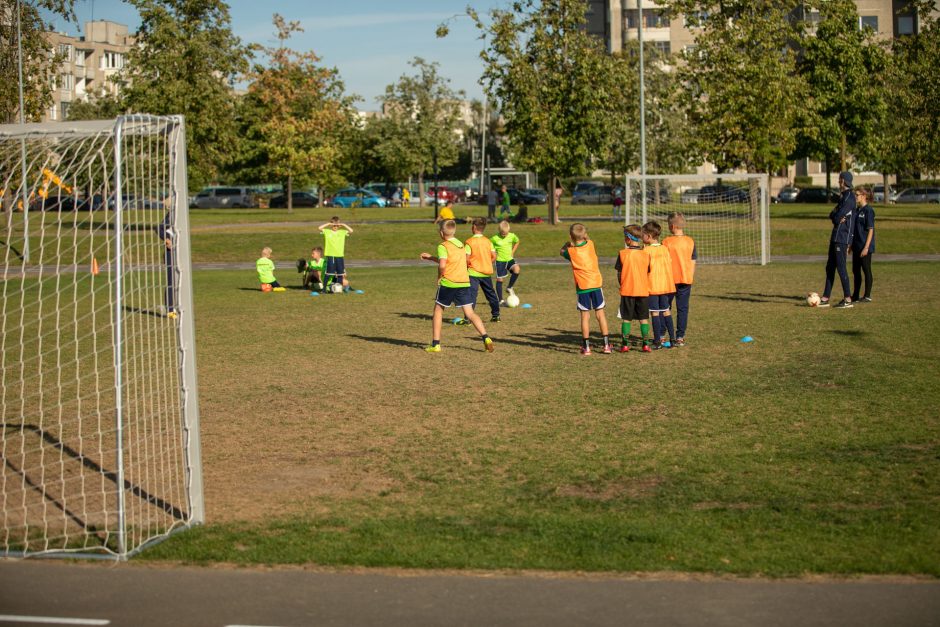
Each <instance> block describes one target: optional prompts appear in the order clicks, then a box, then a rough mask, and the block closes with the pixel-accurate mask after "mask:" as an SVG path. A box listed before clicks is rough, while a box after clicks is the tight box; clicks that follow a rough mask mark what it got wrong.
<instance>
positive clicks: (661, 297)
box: [649, 294, 671, 313]
mask: <svg viewBox="0 0 940 627" xmlns="http://www.w3.org/2000/svg"><path fill="white" fill-rule="evenodd" d="M670 296H671V294H657V295H655V296H654V295H652V294H650V296H649V304H650V313H662V312H664V311H669V297H670Z"/></svg>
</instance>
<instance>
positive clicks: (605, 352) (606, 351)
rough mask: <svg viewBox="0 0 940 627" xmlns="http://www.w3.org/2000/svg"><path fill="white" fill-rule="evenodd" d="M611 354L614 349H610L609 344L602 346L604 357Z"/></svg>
mask: <svg viewBox="0 0 940 627" xmlns="http://www.w3.org/2000/svg"><path fill="white" fill-rule="evenodd" d="M612 352H614V349H613V348H611V347H610V344H605V345H604V354H605V355H610V354H611V353H612Z"/></svg>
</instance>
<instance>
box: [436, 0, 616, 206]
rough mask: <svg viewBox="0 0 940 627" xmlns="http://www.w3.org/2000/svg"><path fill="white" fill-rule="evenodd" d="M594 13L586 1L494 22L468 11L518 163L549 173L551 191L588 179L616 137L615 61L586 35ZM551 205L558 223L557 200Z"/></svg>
mask: <svg viewBox="0 0 940 627" xmlns="http://www.w3.org/2000/svg"><path fill="white" fill-rule="evenodd" d="M586 8H587V5H586V3H585V2H584V0H544V1H541V2H539V1H536V0H517V1H516V2H513V3H512V6H511V7H510V8H507V9H494V10H492V11H490V13H489V20H488V21H484V20H483V19H482V18H481V17H480V16H479V15H478V14H477V13H476V12H475V11H474V10H473V9H468V15H469V16H470V17H471V18H472V19H473V20H474V22H475V23H476V25H477V28H478V29H479V30H480V32H481V33H482V36H483V39H484V40H485V42H486V44H485V48H484V50H483V51H482V52H481V53H480V57H481V58H482V60H483V62H484V71H483V79H482V81H483V84H484V87H485V88H486V92H487V94H488V95H489V97H490V99H491V100H493V101H494V102H496V104H497V106H498V110H499V113H500V115H501V116H502V118H503V120H504V125H505V131H506V137H507V139H508V146H507V148H508V150H507V152H508V154H509V157H510V160H511V161H512V163H513V165H515V166H516V167H521V168H526V169H531V170H537V171H539V172H541V173H545V174H546V175H547V176H548V178H549V189H554V187H555V185H556V181H557V178H558V177H559V176H571V175H574V174H579V173H581V172H584V171H585V169H586V168H587V165H588V164H589V163H590V161H591V160H592V158H593V157H594V156H595V155H597V154H599V153H600V152H601V151H602V149H603V147H604V145H605V138H606V137H607V133H608V131H607V129H606V128H605V127H604V123H605V120H606V119H607V116H606V115H605V113H604V109H605V106H606V103H607V99H608V98H609V97H610V94H611V93H612V89H611V88H610V80H611V76H610V72H609V67H610V62H609V57H608V56H607V54H606V53H605V52H604V51H603V50H602V49H601V47H600V43H599V42H598V41H597V40H596V39H595V38H593V37H591V36H590V35H588V34H587V33H586V32H585V30H584V22H585V18H584V16H585V11H586ZM442 28H443V27H441V28H439V34H443V31H442ZM445 30H446V29H445ZM548 198H549V217H550V219H551V221H552V222H557V221H558V211H557V207H556V206H555V199H554V194H549V196H548Z"/></svg>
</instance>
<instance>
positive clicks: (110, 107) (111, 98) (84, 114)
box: [68, 87, 124, 120]
mask: <svg viewBox="0 0 940 627" xmlns="http://www.w3.org/2000/svg"><path fill="white" fill-rule="evenodd" d="M123 113H124V101H123V100H122V99H121V97H120V96H115V95H113V94H111V92H109V91H108V90H107V89H105V88H104V87H101V88H100V89H98V90H97V91H95V92H93V93H91V94H89V97H88V100H79V101H77V102H73V103H72V105H71V106H70V107H69V111H68V119H70V120H110V119H113V118H116V117H117V116H119V115H121V114H123Z"/></svg>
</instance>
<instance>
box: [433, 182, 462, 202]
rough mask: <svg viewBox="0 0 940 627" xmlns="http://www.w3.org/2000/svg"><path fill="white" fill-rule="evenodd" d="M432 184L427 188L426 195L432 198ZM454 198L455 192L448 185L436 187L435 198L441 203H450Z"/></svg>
mask: <svg viewBox="0 0 940 627" xmlns="http://www.w3.org/2000/svg"><path fill="white" fill-rule="evenodd" d="M434 189H435V188H434V186H433V185H432V186H431V187H429V188H428V196H429V197H430V198H434ZM455 198H456V194H454V191H453V190H452V189H450V188H449V187H438V188H437V199H438V200H439V201H440V202H442V203H445V202H446V203H448V204H449V203H452V202H454V199H455ZM432 202H433V201H432Z"/></svg>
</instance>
